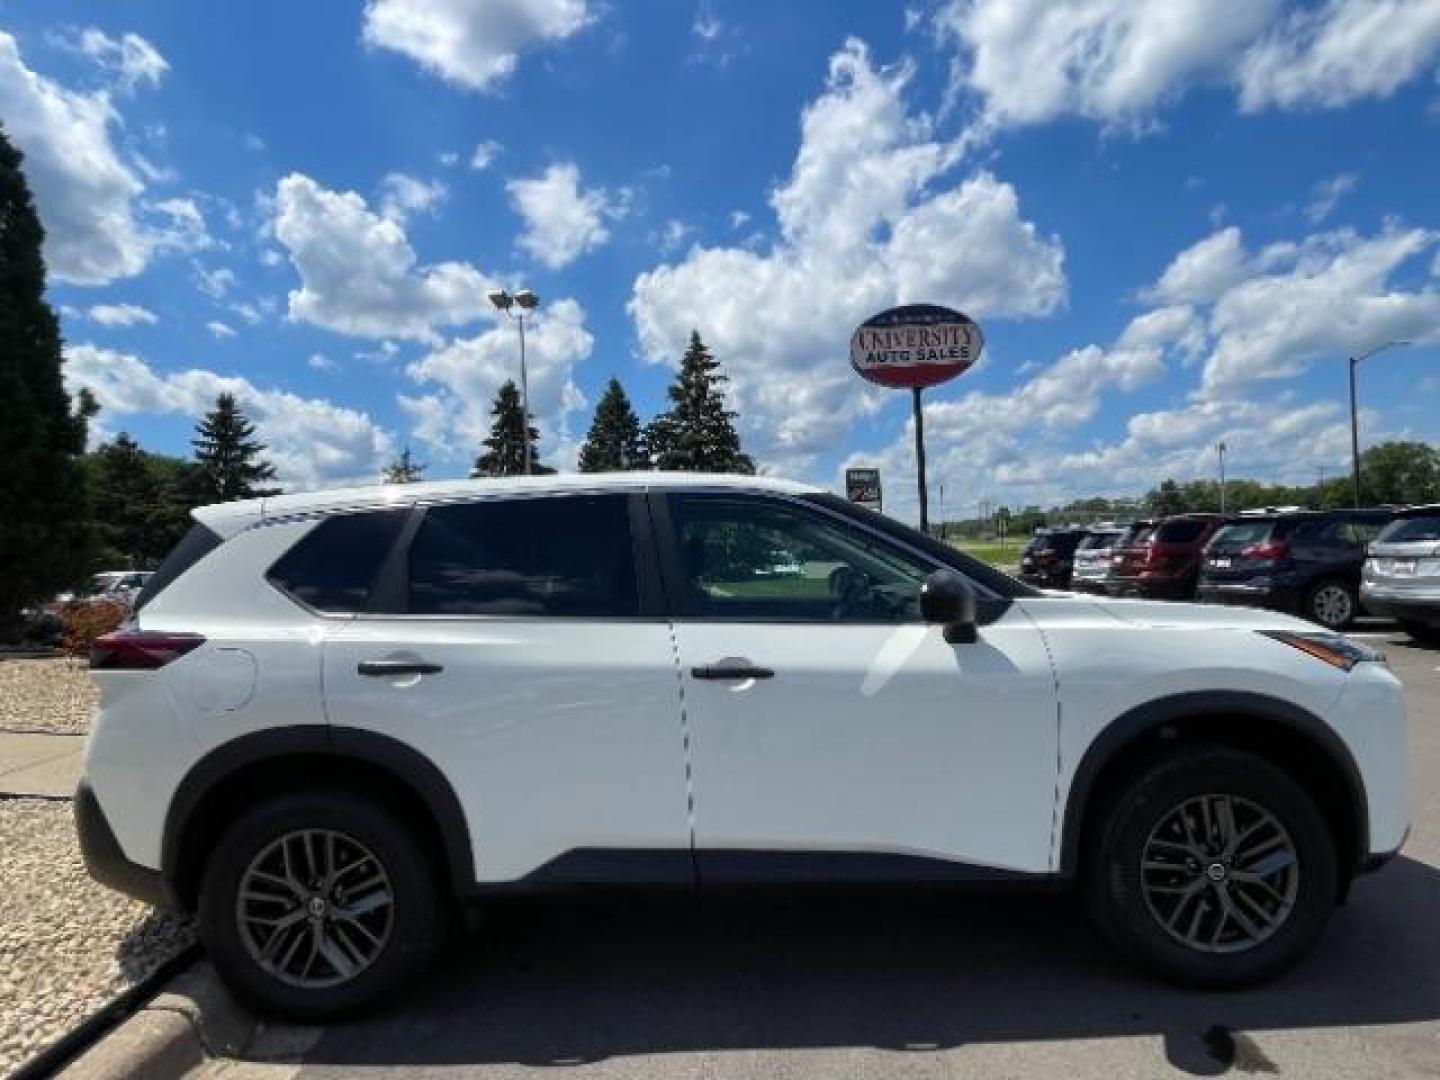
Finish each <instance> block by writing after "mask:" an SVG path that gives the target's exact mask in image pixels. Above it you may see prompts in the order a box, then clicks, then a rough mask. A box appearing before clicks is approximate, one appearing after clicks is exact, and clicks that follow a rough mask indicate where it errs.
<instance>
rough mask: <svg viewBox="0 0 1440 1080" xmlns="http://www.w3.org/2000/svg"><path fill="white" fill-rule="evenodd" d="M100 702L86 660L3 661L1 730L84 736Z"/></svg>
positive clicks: (0, 669)
mask: <svg viewBox="0 0 1440 1080" xmlns="http://www.w3.org/2000/svg"><path fill="white" fill-rule="evenodd" d="M99 700H100V692H99V691H98V690H97V689H96V688H95V684H94V682H93V681H92V680H91V678H90V672H89V671H88V670H87V667H86V663H85V661H84V660H69V659H55V660H0V731H24V732H32V731H39V732H53V733H55V734H65V735H83V734H85V733H86V732H87V731H89V730H90V714H91V713H92V712H94V711H95V706H96V703H97V702H98V701H99Z"/></svg>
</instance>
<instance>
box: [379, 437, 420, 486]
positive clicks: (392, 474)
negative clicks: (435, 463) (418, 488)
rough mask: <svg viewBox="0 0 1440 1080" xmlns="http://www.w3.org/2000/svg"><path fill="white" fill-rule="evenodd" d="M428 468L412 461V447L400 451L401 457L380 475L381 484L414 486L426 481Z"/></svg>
mask: <svg viewBox="0 0 1440 1080" xmlns="http://www.w3.org/2000/svg"><path fill="white" fill-rule="evenodd" d="M427 468H429V466H428V465H422V464H420V463H419V462H417V461H414V460H412V459H411V457H410V447H408V446H407V447H405V449H404V450H402V451H400V456H399V457H397V458H396V459H395V460H394V461H392V462H390V464H389V465H386V466H385V469H384V471H383V472H381V474H380V482H381V483H382V484H413V483H415V482H416V481H417V480H422V479H424V475H423V474H424V472H425V470H426V469H427Z"/></svg>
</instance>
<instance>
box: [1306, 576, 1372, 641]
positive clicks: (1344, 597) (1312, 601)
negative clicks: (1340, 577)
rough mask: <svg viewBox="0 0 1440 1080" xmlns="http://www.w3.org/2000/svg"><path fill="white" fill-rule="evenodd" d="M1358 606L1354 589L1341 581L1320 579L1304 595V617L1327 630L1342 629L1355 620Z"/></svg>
mask: <svg viewBox="0 0 1440 1080" xmlns="http://www.w3.org/2000/svg"><path fill="white" fill-rule="evenodd" d="M1359 607H1360V605H1359V601H1358V600H1357V599H1356V596H1355V590H1354V589H1353V588H1351V587H1350V586H1349V585H1347V584H1345V582H1343V581H1336V580H1334V579H1330V580H1328V581H1322V582H1320V583H1319V584H1317V585H1315V586H1313V587H1312V588H1311V589H1310V591H1309V592H1308V593H1306V595H1305V617H1306V618H1307V619H1309V620H1310V621H1311V622H1317V623H1319V624H1320V625H1321V626H1323V627H1325V628H1326V629H1327V630H1344V629H1345V628H1346V627H1348V626H1349V625H1350V624H1351V623H1352V622H1354V621H1355V616H1356V614H1357V613H1358V611H1359Z"/></svg>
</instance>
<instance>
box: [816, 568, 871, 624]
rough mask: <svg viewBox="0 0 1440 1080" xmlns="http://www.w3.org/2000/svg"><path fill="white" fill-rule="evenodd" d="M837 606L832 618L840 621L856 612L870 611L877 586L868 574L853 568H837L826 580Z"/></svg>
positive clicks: (833, 610)
mask: <svg viewBox="0 0 1440 1080" xmlns="http://www.w3.org/2000/svg"><path fill="white" fill-rule="evenodd" d="M826 582H827V584H828V585H829V587H830V595H831V596H832V597H834V600H835V605H834V607H833V608H832V609H831V616H830V617H831V618H833V619H835V620H837V621H839V620H841V619H844V618H845V617H846V616H847V615H851V614H854V613H855V612H864V611H868V610H869V609H870V607H871V604H872V601H873V599H874V594H875V586H874V584H873V583H872V582H871V580H870V576H869V575H868V574H865V573H862V572H861V571H859V570H856V569H855V568H854V567H853V566H837V567H836V568H835V569H834V570H831V571H830V574H829V577H828V578H827V579H826Z"/></svg>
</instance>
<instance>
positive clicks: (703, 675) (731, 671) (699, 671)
mask: <svg viewBox="0 0 1440 1080" xmlns="http://www.w3.org/2000/svg"><path fill="white" fill-rule="evenodd" d="M690 674H691V676H692V677H694V678H696V679H773V678H774V677H775V672H773V671H772V670H770V669H769V668H768V667H756V666H755V665H754V664H752V663H750V661H749V660H741V659H737V658H733V657H726V658H725V659H724V660H718V661H716V662H715V663H713V664H706V665H704V666H703V667H693V668H691V669H690Z"/></svg>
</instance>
